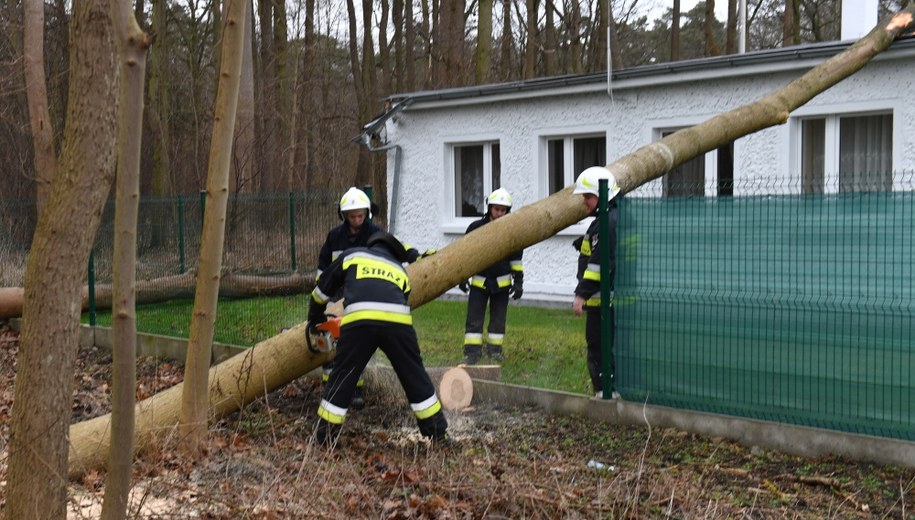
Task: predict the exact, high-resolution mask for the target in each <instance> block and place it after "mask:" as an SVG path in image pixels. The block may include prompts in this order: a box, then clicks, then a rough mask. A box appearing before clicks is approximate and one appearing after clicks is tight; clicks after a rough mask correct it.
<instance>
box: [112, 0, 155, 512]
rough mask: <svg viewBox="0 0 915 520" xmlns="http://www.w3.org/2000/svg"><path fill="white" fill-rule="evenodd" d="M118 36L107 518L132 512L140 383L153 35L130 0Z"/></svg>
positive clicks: (117, 1)
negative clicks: (143, 205) (142, 232)
mask: <svg viewBox="0 0 915 520" xmlns="http://www.w3.org/2000/svg"><path fill="white" fill-rule="evenodd" d="M110 4H111V19H112V21H113V22H114V29H115V38H116V42H117V50H118V54H117V59H118V69H119V74H118V81H119V91H120V92H119V94H118V105H119V107H120V109H119V113H118V160H117V189H116V199H115V213H114V309H113V311H114V312H112V313H111V319H112V323H111V329H112V336H113V339H114V342H113V343H114V347H113V349H112V350H113V352H112V359H113V363H112V365H113V367H112V370H113V374H112V387H111V437H112V438H113V439H117V442H115V443H113V444H112V445H111V453H110V460H109V462H108V476H107V478H106V479H105V500H104V502H103V504H102V515H101V518H102V520H121V519H123V518H125V517H126V516H127V501H128V497H129V495H130V475H131V470H132V469H133V437H134V422H135V416H134V407H135V405H136V391H137V390H136V388H137V369H136V364H137V314H136V281H137V213H138V212H139V206H140V143H141V139H142V137H143V83H144V81H145V78H146V51H147V49H148V48H149V38H147V36H146V34H145V33H144V32H143V30H142V29H140V26H139V25H138V24H137V20H136V18H134V16H133V12H132V11H131V9H130V2H129V1H126V0H110Z"/></svg>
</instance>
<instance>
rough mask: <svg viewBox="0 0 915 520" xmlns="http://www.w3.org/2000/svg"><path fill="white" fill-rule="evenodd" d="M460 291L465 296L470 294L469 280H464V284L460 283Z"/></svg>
mask: <svg viewBox="0 0 915 520" xmlns="http://www.w3.org/2000/svg"><path fill="white" fill-rule="evenodd" d="M458 289H460V290H461V292H463V293H464V294H467V293H469V292H470V286H469V285H467V280H464V281H463V282H461V283H459V284H458Z"/></svg>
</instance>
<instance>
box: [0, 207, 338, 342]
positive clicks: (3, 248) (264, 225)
mask: <svg viewBox="0 0 915 520" xmlns="http://www.w3.org/2000/svg"><path fill="white" fill-rule="evenodd" d="M338 203H339V194H338V193H336V192H330V191H315V192H310V193H283V194H248V193H236V194H232V195H231V196H230V199H229V202H228V206H227V212H226V234H225V245H224V252H223V279H222V282H221V284H220V298H221V299H222V298H223V297H243V296H247V297H256V296H259V295H268V294H269V295H276V294H295V293H299V292H303V291H304V290H305V289H306V288H308V287H306V286H303V281H308V280H309V279H310V277H311V276H312V275H313V274H314V272H315V269H316V262H317V256H318V251H319V250H320V248H321V245H322V244H323V242H324V238H325V237H326V235H327V232H328V231H329V230H330V228H331V227H333V226H335V225H337V224H339V223H340V220H339V217H338V215H337V205H338ZM204 211H205V198H204V197H203V196H202V195H201V196H179V197H144V198H143V199H142V200H141V202H140V207H139V215H138V222H137V275H136V276H137V281H138V291H137V301H138V303H140V304H142V303H144V302H161V301H163V300H166V299H173V298H193V295H194V283H195V278H194V276H193V273H194V272H195V271H196V267H197V265H198V257H199V253H200V236H201V229H202V227H203V214H204ZM0 219H2V220H0V287H21V286H22V285H23V279H24V273H25V260H26V255H27V253H28V250H29V244H30V243H31V237H32V234H33V233H34V230H35V225H36V210H35V205H34V203H32V202H21V201H10V200H3V199H0ZM113 246H114V202H113V201H109V202H108V203H107V204H106V206H105V208H104V211H103V214H102V220H101V223H100V225H99V229H98V232H97V234H96V239H95V243H94V245H93V248H92V256H91V259H90V264H89V265H88V266H87V281H88V280H89V279H90V278H91V279H92V282H93V284H92V285H93V287H94V289H95V290H94V291H92V294H93V295H98V297H99V305H100V306H102V307H103V306H104V297H103V296H102V295H103V294H105V293H106V291H107V292H108V293H110V285H111V283H112V282H113V279H112V262H113V258H112V250H113ZM290 301H291V302H292V304H293V305H296V306H298V307H300V309H298V311H300V312H294V314H297V315H298V316H301V319H300V320H299V321H301V320H304V317H305V316H306V315H307V305H308V303H307V298H304V297H303V298H297V299H292V300H290ZM255 307H256V308H257V309H258V310H256V311H254V312H252V313H250V316H245V319H246V320H249V322H250V324H249V325H250V327H251V328H252V329H255V330H263V331H266V332H264V334H266V335H263V337H260V338H259V339H264V338H266V337H269V335H272V334H275V333H277V332H279V331H278V330H274V329H275V327H270V326H268V325H265V324H269V323H271V322H275V321H276V320H275V316H272V313H273V310H272V309H273V305H271V304H265V305H263V306H255ZM287 312H288V309H287ZM296 323H297V322H296ZM267 332H269V333H271V334H267ZM217 341H221V340H220V339H219V331H217Z"/></svg>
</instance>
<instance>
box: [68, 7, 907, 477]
mask: <svg viewBox="0 0 915 520" xmlns="http://www.w3.org/2000/svg"><path fill="white" fill-rule="evenodd" d="M913 13H915V5H913V4H911V3H910V4H909V6H908V7H907V8H906V9H905V10H904V11H901V12H899V13H897V14H896V15H895V16H893V17H892V18H890V19H888V20H886V21H884V22H882V23H881V24H880V25H878V26H877V28H876V29H874V30H873V31H871V33H870V34H868V35H867V36H866V37H865V38H863V39H862V40H861V41H859V42H857V43H855V44H854V45H852V46H851V47H849V48H848V49H847V50H845V51H844V52H842V53H841V54H838V55H836V56H834V57H833V58H831V59H829V60H827V61H826V62H824V63H823V64H821V65H819V66H817V67H815V68H814V69H812V70H810V71H809V72H807V73H806V74H804V75H803V76H801V77H800V78H798V79H796V80H794V81H793V82H791V83H790V84H788V85H787V86H785V87H784V88H782V89H780V90H778V91H776V92H774V93H772V94H770V95H768V96H766V97H764V98H762V99H760V100H759V101H756V102H754V103H751V104H748V105H744V106H742V107H738V108H736V109H734V110H731V111H729V112H726V113H724V114H721V115H719V116H716V117H714V118H712V119H710V120H708V121H706V122H705V123H702V124H700V125H697V126H695V127H692V128H688V129H685V130H681V131H679V132H676V133H674V134H671V135H669V136H667V137H665V138H663V139H661V140H660V141H657V142H654V143H651V144H649V145H647V146H644V147H642V148H639V149H638V150H636V151H635V152H633V153H631V154H629V155H626V156H624V157H623V158H621V159H620V160H618V161H616V162H614V163H612V164H609V165H607V169H608V170H609V171H610V172H612V173H613V175H614V177H615V178H616V181H617V183H618V184H619V185H620V187H621V188H622V191H624V192H628V191H632V190H633V189H635V188H637V187H639V186H641V185H642V184H645V183H646V182H649V181H651V180H653V179H656V178H659V177H661V176H662V175H664V174H665V173H667V172H668V171H669V170H670V169H671V168H673V167H675V166H677V165H680V164H683V163H684V162H686V161H688V160H690V159H692V158H693V157H695V156H697V155H699V154H702V153H705V152H708V151H711V150H714V149H716V148H718V147H719V146H721V145H723V144H725V143H729V142H731V141H733V140H734V139H737V138H739V137H743V136H745V135H747V134H750V133H753V132H756V131H758V130H762V129H764V128H768V127H770V126H774V125H777V124H781V123H784V122H785V120H786V119H787V117H788V114H789V113H790V112H791V111H792V110H794V109H796V108H798V107H799V106H801V105H803V104H804V103H806V102H808V101H810V99H811V98H813V97H814V96H815V95H817V94H819V93H821V92H823V91H825V90H827V89H828V88H830V87H832V86H833V85H835V84H836V83H838V82H839V81H841V80H842V79H844V78H846V77H848V76H850V75H851V74H853V73H854V72H856V71H857V70H858V69H860V68H861V67H863V66H864V65H865V64H866V63H867V62H869V61H870V60H871V58H873V57H874V56H875V55H877V54H879V53H880V52H882V51H883V50H885V49H886V48H887V47H888V46H889V45H890V43H892V41H893V39H894V38H895V37H896V35H898V34H899V33H900V32H902V31H903V30H904V29H905V28H906V27H910V28H911V27H913V25H915V24H913ZM585 216H586V209H585V207H584V205H583V204H582V200H581V197H580V196H576V195H572V187H571V186H570V187H568V188H566V189H564V190H562V191H560V192H558V193H556V194H554V195H551V196H550V197H547V198H546V199H543V200H541V201H539V202H536V203H534V204H531V205H529V206H525V207H523V208H521V209H520V210H518V211H517V212H514V211H513V212H512V213H511V214H509V215H508V216H506V217H505V218H500V219H499V220H497V221H495V222H492V223H490V224H489V225H487V226H484V227H482V228H480V229H478V230H477V231H476V232H474V233H469V234H467V235H464V236H463V237H461V238H459V239H458V240H456V241H454V242H452V243H451V244H449V245H448V246H446V247H444V248H442V249H441V250H439V252H438V253H437V254H435V255H433V256H430V257H427V258H425V259H423V260H420V261H419V262H416V263H414V264H411V265H410V266H409V267H408V268H407V273H408V274H409V276H410V285H411V287H412V288H413V290H412V291H411V293H410V306H411V307H413V308H416V307H419V306H420V305H423V304H424V303H426V302H428V301H430V300H433V299H435V298H436V297H438V296H439V295H440V294H442V293H444V292H445V291H447V290H448V289H450V288H451V287H454V286H455V285H457V283H458V282H460V281H461V280H465V279H467V277H469V276H470V275H472V274H473V273H476V272H479V271H481V270H482V269H484V268H485V267H486V266H487V265H490V264H492V263H493V262H495V261H497V260H498V259H500V258H504V257H506V256H507V255H509V254H511V253H513V252H516V251H520V250H521V249H524V248H526V247H529V246H531V245H533V244H536V243H538V242H541V241H543V240H546V239H547V238H549V237H551V236H553V235H554V234H556V233H557V232H559V231H560V230H562V229H564V228H566V227H568V226H570V225H572V224H574V223H575V222H578V221H579V220H581V219H582V218H584V217H585ZM493 244H499V246H498V247H493ZM304 330H305V324H304V323H303V324H299V325H297V326H296V327H294V328H292V329H290V330H288V331H286V332H284V333H282V334H280V335H278V336H275V337H273V338H270V339H268V340H265V341H263V342H261V343H259V344H257V345H256V346H255V347H254V348H252V349H251V350H250V351H249V352H246V353H244V354H239V355H237V356H235V357H233V358H230V359H229V360H227V361H225V362H223V363H221V364H219V365H217V366H215V367H213V368H212V369H211V371H210V372H211V374H212V376H213V381H212V383H211V384H210V402H211V406H212V407H213V411H214V413H215V414H216V415H222V414H225V413H229V412H232V411H235V410H237V409H238V408H239V407H241V406H243V405H244V404H246V403H248V402H251V401H252V400H254V399H256V398H258V397H260V396H262V395H264V393H265V392H270V391H272V390H275V389H276V388H279V387H280V386H282V385H285V384H287V383H288V382H289V381H292V380H293V379H295V378H297V377H300V376H301V375H302V374H305V373H306V372H308V371H309V370H311V369H313V368H316V367H318V366H320V365H321V364H322V363H324V362H326V361H327V359H328V357H330V355H329V354H312V353H311V352H309V351H308V349H307V348H306V347H305V346H304V345H303V343H304V342H305V340H304ZM179 388H180V385H178V386H176V387H173V388H171V389H169V390H167V391H165V392H162V393H160V394H157V395H156V396H154V397H152V398H150V399H147V400H146V401H143V402H141V403H139V404H138V408H137V417H138V419H137V424H138V426H137V430H138V444H139V445H140V446H148V445H149V444H148V443H149V442H150V441H151V440H152V439H153V438H154V437H153V434H154V432H156V431H158V432H164V431H166V428H169V427H171V426H173V425H174V424H175V421H174V415H175V412H174V408H175V404H174V394H175V393H176V392H179V391H180V390H178V389H179ZM109 420H110V419H109V418H108V417H107V416H102V417H97V418H95V419H91V420H89V421H86V422H83V423H79V424H75V425H73V427H72V428H71V430H70V439H71V444H72V446H73V450H72V451H71V452H70V472H69V475H70V476H71V477H76V476H78V475H79V474H81V473H82V472H83V471H85V470H86V469H90V468H98V467H99V465H101V464H104V459H103V458H100V457H99V456H98V454H97V453H98V451H99V450H101V449H104V447H105V446H106V445H107V444H108V443H109V442H110V440H109V439H108V437H107V424H108V421H109Z"/></svg>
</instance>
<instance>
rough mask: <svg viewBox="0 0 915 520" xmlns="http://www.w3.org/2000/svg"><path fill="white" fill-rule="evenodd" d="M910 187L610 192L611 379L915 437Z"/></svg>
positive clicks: (719, 408) (674, 400)
mask: <svg viewBox="0 0 915 520" xmlns="http://www.w3.org/2000/svg"><path fill="white" fill-rule="evenodd" d="M913 223H915V196H913V193H912V192H897V193H852V194H835V195H808V196H801V195H775V196H773V195H767V196H741V197H719V198H711V197H710V198H699V197H695V198H668V199H661V198H637V197H626V198H625V199H624V200H623V201H622V202H621V214H620V222H619V233H620V239H619V245H618V252H617V254H618V259H619V260H618V269H617V272H616V280H615V282H616V300H615V303H616V319H617V332H616V343H615V352H616V356H617V367H618V368H617V370H618V374H617V375H616V380H617V381H618V383H617V387H618V389H619V391H620V392H621V394H622V395H623V397H624V398H626V399H628V400H634V401H647V402H650V403H655V404H659V405H666V406H671V407H678V408H687V409H694V410H701V411H708V412H716V413H722V414H729V415H736V416H743V417H750V418H757V419H764V420H770V421H778V422H785V423H793V424H799V425H807V426H815V427H821V428H829V429H833V430H839V431H847V432H854V433H861V434H871V435H879V436H884V437H892V438H900V439H907V440H915V404H913V396H915V392H913V388H915V387H913V384H915V346H913V343H915V340H913V338H915V334H913V333H915V330H913V325H912V323H913V315H915V312H913V311H915V288H913V287H915V245H913V244H915V231H913Z"/></svg>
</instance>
